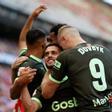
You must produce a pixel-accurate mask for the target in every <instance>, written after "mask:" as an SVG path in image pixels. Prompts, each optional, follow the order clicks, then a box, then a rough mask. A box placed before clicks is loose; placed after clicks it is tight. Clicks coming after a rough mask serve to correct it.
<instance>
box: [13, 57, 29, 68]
mask: <svg viewBox="0 0 112 112" xmlns="http://www.w3.org/2000/svg"><path fill="white" fill-rule="evenodd" d="M27 59H28V57H26V56H21V57H18V58H17V59H16V60H15V62H14V63H13V64H12V65H11V68H12V70H14V69H17V68H18V67H19V66H20V64H22V63H23V62H24V61H26V60H27Z"/></svg>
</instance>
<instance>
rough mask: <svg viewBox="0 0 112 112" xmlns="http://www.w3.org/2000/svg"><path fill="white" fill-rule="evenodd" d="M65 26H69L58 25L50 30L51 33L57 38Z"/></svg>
mask: <svg viewBox="0 0 112 112" xmlns="http://www.w3.org/2000/svg"><path fill="white" fill-rule="evenodd" d="M64 25H67V24H57V25H54V26H53V27H52V28H51V29H50V33H52V32H53V33H54V34H55V35H56V36H57V35H58V30H59V29H60V28H61V27H62V26H64Z"/></svg>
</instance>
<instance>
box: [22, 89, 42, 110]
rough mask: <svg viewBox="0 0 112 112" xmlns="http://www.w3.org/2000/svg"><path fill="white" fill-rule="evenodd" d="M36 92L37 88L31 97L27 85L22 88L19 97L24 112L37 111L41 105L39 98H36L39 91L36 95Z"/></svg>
mask: <svg viewBox="0 0 112 112" xmlns="http://www.w3.org/2000/svg"><path fill="white" fill-rule="evenodd" d="M38 92H39V91H38V89H37V90H36V92H35V95H34V96H33V97H31V96H30V94H29V91H28V89H27V87H24V89H23V90H22V93H21V98H22V103H23V105H24V108H25V112H37V111H38V110H40V108H41V107H42V104H41V102H40V100H39V98H37V96H38V97H39V95H40V93H39V95H38Z"/></svg>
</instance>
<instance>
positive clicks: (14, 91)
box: [10, 56, 28, 99]
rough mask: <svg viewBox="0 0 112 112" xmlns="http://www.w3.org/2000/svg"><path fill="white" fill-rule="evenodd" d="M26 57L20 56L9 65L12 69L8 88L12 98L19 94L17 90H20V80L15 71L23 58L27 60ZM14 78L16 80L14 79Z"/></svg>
mask: <svg viewBox="0 0 112 112" xmlns="http://www.w3.org/2000/svg"><path fill="white" fill-rule="evenodd" d="M27 59H28V57H26V56H22V57H18V58H17V59H16V60H15V62H14V63H13V64H12V65H11V70H12V76H11V79H12V86H11V88H10V97H11V98H12V99H16V98H18V97H19V96H20V93H19V92H18V91H19V90H21V83H19V82H20V80H17V79H16V78H17V71H18V68H19V66H20V64H22V63H23V62H24V61H25V60H27ZM15 79H16V80H15Z"/></svg>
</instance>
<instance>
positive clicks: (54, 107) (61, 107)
mask: <svg viewBox="0 0 112 112" xmlns="http://www.w3.org/2000/svg"><path fill="white" fill-rule="evenodd" d="M61 51H62V48H61V47H60V46H59V45H58V44H49V45H47V46H46V48H45V53H44V62H45V64H46V66H47V68H48V70H49V71H51V70H52V67H53V64H54V62H55V60H56V58H57V56H58V55H59V54H60V52H61ZM24 71H25V70H23V71H22V72H21V75H28V74H30V73H28V72H27V73H25V72H24ZM47 77H48V76H47ZM64 79H65V80H63V81H62V82H63V83H62V84H61V86H60V88H58V90H57V92H56V93H55V95H54V96H53V98H51V99H50V100H45V99H44V98H43V97H41V92H40V89H39V88H38V89H37V90H36V92H35V93H34V95H33V97H32V99H31V97H30V95H29V93H28V91H27V90H25V89H26V87H25V88H24V91H23V92H22V95H21V96H22V99H23V100H22V101H23V104H24V106H25V110H26V112H37V110H39V109H40V111H39V112H64V111H67V112H75V107H76V106H77V102H76V99H75V97H74V96H75V95H74V91H73V89H72V88H71V87H70V84H69V80H68V78H67V77H66V78H64ZM26 91H27V92H26Z"/></svg>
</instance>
